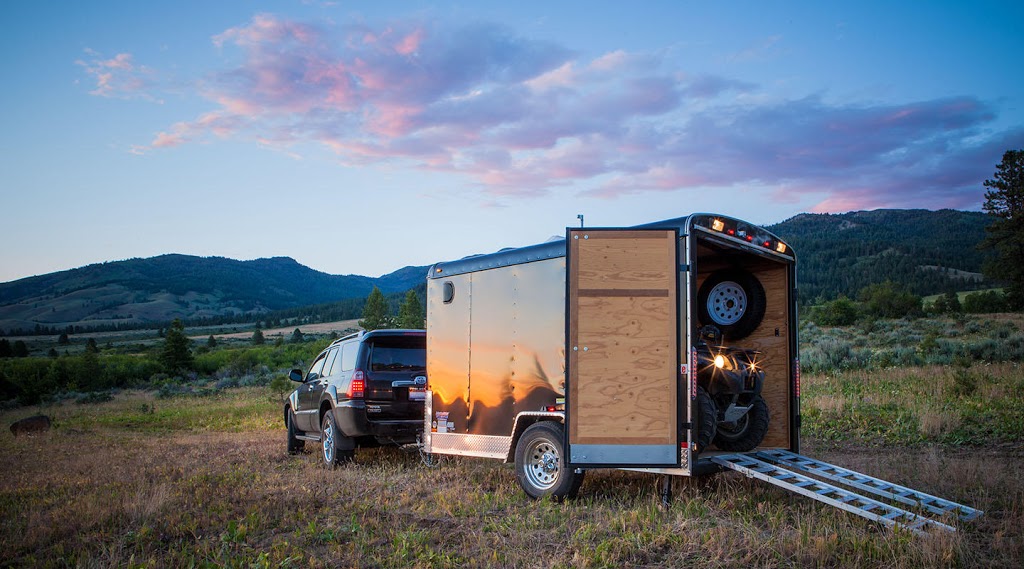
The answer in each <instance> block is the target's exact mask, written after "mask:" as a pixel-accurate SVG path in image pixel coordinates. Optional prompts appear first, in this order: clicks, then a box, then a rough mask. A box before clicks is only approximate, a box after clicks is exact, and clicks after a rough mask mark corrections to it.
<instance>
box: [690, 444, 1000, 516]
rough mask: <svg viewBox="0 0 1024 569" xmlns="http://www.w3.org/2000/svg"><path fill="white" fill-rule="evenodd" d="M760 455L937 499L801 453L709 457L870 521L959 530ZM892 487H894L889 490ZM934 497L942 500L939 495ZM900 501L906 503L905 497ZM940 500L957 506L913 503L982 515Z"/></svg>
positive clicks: (839, 477)
mask: <svg viewBox="0 0 1024 569" xmlns="http://www.w3.org/2000/svg"><path fill="white" fill-rule="evenodd" d="M761 458H765V459H767V460H772V461H778V462H780V463H784V464H786V465H787V466H789V465H792V466H793V467H795V468H798V469H802V470H806V471H808V472H813V473H814V474H818V475H820V476H825V474H823V473H821V472H819V470H820V471H824V472H828V473H829V475H830V476H831V478H830V479H831V480H833V481H836V482H840V483H843V484H850V485H853V484H854V483H856V484H858V485H859V486H857V487H858V488H859V489H866V487H868V486H870V487H872V488H874V489H873V490H868V491H870V492H873V493H875V494H879V495H881V496H884V497H886V498H889V497H892V498H893V499H897V498H895V496H896V495H900V496H902V497H904V498H907V499H911V498H908V496H909V494H908V495H904V494H902V491H903V490H908V491H909V492H910V493H911V494H913V495H915V496H919V497H927V498H934V497H933V496H929V495H928V494H924V493H922V492H916V491H913V490H910V489H908V488H904V487H902V486H897V485H895V484H890V483H888V482H885V481H884V480H879V479H877V478H872V477H870V476H865V475H863V474H859V473H856V472H853V471H850V470H846V469H841V468H839V467H837V466H833V465H831V464H827V463H824V462H821V461H817V460H814V459H810V458H807V457H805V456H801V455H798V454H794V453H791V452H785V453H781V454H780V453H778V451H760V452H753V453H749V454H723V455H717V456H712V457H709V460H711V461H712V462H714V463H715V464H718V465H721V466H724V467H725V468H729V469H732V470H735V471H737V472H742V473H743V474H746V475H747V476H749V477H752V478H757V479H760V480H764V481H765V482H768V483H769V484H774V485H776V486H779V487H780V488H785V489H786V490H789V491H790V492H796V493H797V494H801V495H803V496H807V497H808V498H811V499H813V500H817V501H819V502H824V503H826V504H828V505H830V506H833V507H836V508H839V509H841V510H845V511H847V512H850V513H853V514H857V515H858V516H861V517H864V518H867V519H869V520H873V521H876V522H881V523H883V524H885V525H887V526H890V527H901V528H904V529H907V530H910V531H912V532H914V533H917V534H923V533H925V531H926V530H929V529H942V530H945V531H950V532H955V531H956V528H954V527H953V526H950V525H947V524H944V523H942V522H939V521H937V520H933V519H931V518H927V517H924V516H922V515H919V514H915V513H913V512H909V511H907V510H904V509H902V508H899V507H896V506H894V505H892V504H887V503H885V502H879V501H878V500H874V499H872V498H868V497H867V496H862V495H860V494H857V493H856V492H853V491H852V490H848V489H846V488H842V487H839V486H833V485H832V484H829V483H827V482H823V481H821V480H816V479H814V478H810V477H808V476H804V475H803V474H799V473H797V472H793V471H791V470H787V469H785V468H783V467H782V466H780V465H778V464H771V463H769V462H765V461H764V460H760V459H761ZM825 467H828V468H825ZM812 469H815V470H812ZM830 469H838V471H841V472H843V473H844V474H837V473H835V472H833V471H832V470H830ZM846 473H848V474H849V476H846V475H845V474H846ZM881 488H884V489H885V490H881ZM890 489H892V490H891V491H890ZM896 489H899V490H896ZM883 492H884V493H883ZM935 499H936V500H941V499H939V498H935ZM901 501H902V502H904V503H907V502H906V500H901ZM941 502H942V503H944V504H949V505H951V506H955V508H953V507H950V508H949V509H947V510H943V508H944V506H939V505H937V503H936V502H932V501H927V505H926V501H925V500H924V499H922V500H920V501H915V502H913V505H915V506H917V505H920V506H921V507H923V508H925V509H929V511H934V510H931V508H929V507H928V506H931V507H933V508H937V509H940V510H943V513H949V512H953V511H954V510H956V511H957V512H958V515H960V516H961V519H973V518H974V517H977V516H978V515H980V514H981V512H980V511H978V510H974V509H973V508H968V507H967V506H961V505H960V504H954V503H953V502H949V501H946V500H941ZM965 515H969V516H971V517H970V518H964V517H963V516H965Z"/></svg>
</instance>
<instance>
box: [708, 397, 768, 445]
mask: <svg viewBox="0 0 1024 569" xmlns="http://www.w3.org/2000/svg"><path fill="white" fill-rule="evenodd" d="M766 434H768V404H767V403H765V402H764V399H762V398H761V396H760V395H758V396H756V397H754V400H753V401H752V403H751V406H750V410H749V411H747V413H746V414H745V415H743V417H741V418H740V420H738V421H736V422H735V423H719V424H718V434H716V435H715V446H717V447H718V448H720V449H722V450H728V451H735V452H746V451H748V450H753V449H755V448H756V447H757V445H759V444H761V441H763V440H764V436H765V435H766Z"/></svg>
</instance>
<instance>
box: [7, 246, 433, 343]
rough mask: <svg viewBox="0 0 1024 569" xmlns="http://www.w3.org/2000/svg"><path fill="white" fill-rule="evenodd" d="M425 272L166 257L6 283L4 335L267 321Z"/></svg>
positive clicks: (399, 285) (398, 284)
mask: <svg viewBox="0 0 1024 569" xmlns="http://www.w3.org/2000/svg"><path fill="white" fill-rule="evenodd" d="M426 272H427V268H426V267H404V268H402V269H399V270H398V271H395V272H394V273H391V274H388V275H384V276H382V277H380V278H377V279H374V278H371V277H365V276H360V275H329V274H327V273H322V272H320V271H316V270H313V269H311V268H309V267H306V266H304V265H301V264H299V263H298V262H296V261H295V260H294V259H291V258H288V257H273V258H269V259H256V260H254V261H236V260H234V259H226V258H223V257H195V256H190V255H161V256H159V257H152V258H148V259H129V260H126V261H115V262H108V263H100V264H95V265H89V266H86V267H82V268H79V269H72V270H69V271H60V272H57V273H50V274H47V275H41V276H36V277H29V278H25V279H20V280H17V281H12V282H8V283H0V330H4V331H13V330H19V329H20V330H25V331H29V330H33V329H35V328H36V327H37V326H41V327H43V328H55V329H63V328H64V327H66V326H67V325H69V324H73V325H79V326H81V327H84V328H90V327H109V326H112V325H122V326H132V325H138V324H144V323H147V322H154V323H156V322H161V323H162V322H167V321H169V320H172V319H174V318H189V319H197V318H216V317H220V316H235V315H240V314H246V313H253V314H260V313H264V312H267V311H270V310H280V309H285V308H293V307H298V306H306V305H310V304H318V303H325V302H332V301H337V300H342V299H347V298H362V297H365V296H367V295H368V294H369V293H370V291H371V290H372V289H373V287H374V286H375V285H376V286H378V287H380V289H381V290H382V291H383V292H384V293H392V292H402V291H405V290H408V289H409V288H412V287H414V286H416V285H417V284H419V283H420V282H421V281H423V280H424V278H425V276H426Z"/></svg>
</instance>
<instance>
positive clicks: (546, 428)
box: [516, 421, 583, 501]
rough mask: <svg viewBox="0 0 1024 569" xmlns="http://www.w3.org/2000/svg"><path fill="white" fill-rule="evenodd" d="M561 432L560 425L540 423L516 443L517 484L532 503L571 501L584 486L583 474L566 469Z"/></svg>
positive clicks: (530, 428)
mask: <svg viewBox="0 0 1024 569" xmlns="http://www.w3.org/2000/svg"><path fill="white" fill-rule="evenodd" d="M564 433H565V431H564V430H563V427H562V425H561V424H560V423H555V422H553V421H542V422H540V423H535V424H533V425H530V427H529V428H528V429H526V431H525V432H524V433H523V436H521V437H520V438H519V442H518V443H516V481H517V482H519V486H520V487H521V488H522V489H523V491H524V492H526V495H527V496H529V497H530V498H533V499H534V500H536V499H538V498H543V497H544V496H550V497H551V498H552V499H553V500H555V501H561V500H562V499H564V498H572V497H574V496H576V492H577V491H579V488H580V485H581V484H582V483H583V474H582V473H580V474H576V473H575V472H573V471H572V470H571V469H569V468H566V466H565V463H566V456H565V445H564V442H563V441H564V439H565V435H564Z"/></svg>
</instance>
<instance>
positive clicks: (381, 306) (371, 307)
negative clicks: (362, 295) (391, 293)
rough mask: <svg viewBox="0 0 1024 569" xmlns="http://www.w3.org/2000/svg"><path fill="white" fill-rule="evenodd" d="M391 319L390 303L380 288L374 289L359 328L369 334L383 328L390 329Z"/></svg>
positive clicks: (364, 308) (367, 300)
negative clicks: (389, 314) (389, 313)
mask: <svg viewBox="0 0 1024 569" xmlns="http://www.w3.org/2000/svg"><path fill="white" fill-rule="evenodd" d="M390 321H391V318H390V317H389V316H388V301H387V300H386V299H385V298H384V293H382V292H381V291H380V289H379V288H377V287H373V291H372V292H370V296H368V297H367V298H366V306H364V307H363V319H362V320H360V321H359V326H360V327H361V328H362V329H363V330H366V331H367V332H369V331H370V330H379V329H381V328H390V327H391V326H390V324H391V322H390Z"/></svg>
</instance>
